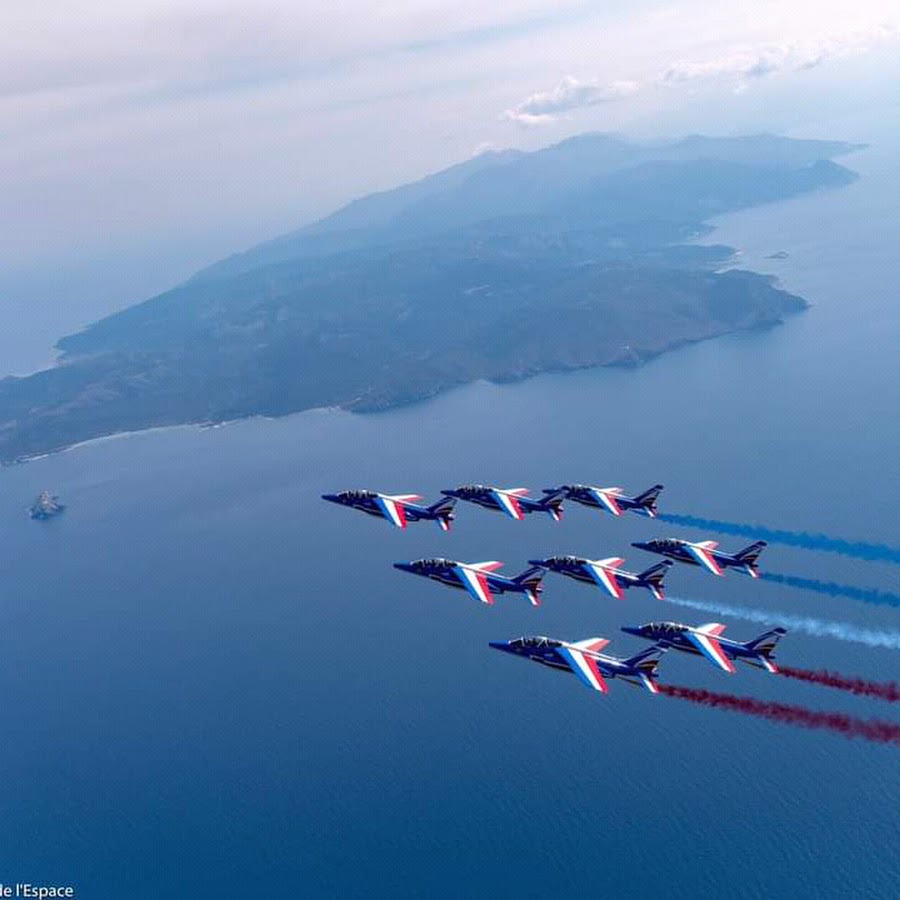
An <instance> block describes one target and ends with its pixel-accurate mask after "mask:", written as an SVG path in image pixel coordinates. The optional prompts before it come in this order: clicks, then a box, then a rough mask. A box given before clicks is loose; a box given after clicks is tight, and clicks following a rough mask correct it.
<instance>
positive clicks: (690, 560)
mask: <svg viewBox="0 0 900 900" xmlns="http://www.w3.org/2000/svg"><path fill="white" fill-rule="evenodd" d="M662 489H663V486H662V485H661V484H656V485H653V487H651V488H648V489H647V490H646V491H644V492H643V493H642V494H637V495H636V496H633V497H632V496H629V495H627V494H626V493H625V492H624V491H623V489H622V488H618V487H607V488H601V487H593V486H590V485H582V484H569V485H561V486H560V487H557V488H544V489H543V496H542V497H540V498H533V497H530V496H528V494H529V491H528V489H527V488H501V487H494V486H489V485H482V484H467V485H460V486H459V487H457V488H453V489H452V490H444V491H441V493H442V494H443V497H442V499H440V500H438V501H437V502H436V503H433V504H431V505H424V504H423V503H421V501H422V497H421V496H420V495H418V494H384V493H379V492H377V491H371V490H346V491H341V492H339V493H336V494H323V495H322V498H323V499H324V500H328V501H329V502H331V503H336V504H338V505H341V506H347V507H350V508H351V509H356V510H359V511H360V512H363V513H366V514H367V515H370V516H374V517H376V518H381V519H385V520H387V521H388V522H389V523H390V524H392V525H393V526H395V527H397V528H401V529H405V528H406V526H407V525H408V524H409V523H410V522H422V521H429V522H435V523H436V524H437V525H438V526H439V527H440V528H441V529H442V530H443V531H449V530H450V526H451V524H452V522H453V521H454V518H455V513H454V507H455V505H456V503H457V501H458V500H463V501H465V502H467V503H472V504H475V505H477V506H481V507H482V508H484V509H489V510H492V511H495V512H501V513H503V514H505V515H506V516H508V517H509V518H511V519H516V520H518V521H522V520H523V519H524V518H525V517H526V516H527V515H530V514H531V513H537V512H541V513H545V514H547V515H549V516H550V517H551V518H552V519H553V520H554V521H556V522H558V521H559V520H560V519H561V518H562V513H563V502H564V501H566V500H572V501H573V502H575V503H579V504H581V505H583V506H588V507H592V508H594V509H598V510H601V511H606V512H609V513H611V514H612V515H614V516H621V515H623V513H625V512H628V511H630V512H635V513H638V514H641V515H645V516H648V517H650V518H655V517H656V515H657V501H658V497H659V493H660V491H662ZM632 546H633V547H637V548H638V549H641V550H648V551H650V552H652V553H657V554H659V555H661V556H665V557H667V558H666V559H665V560H663V561H662V562H659V563H657V564H656V565H653V566H651V567H650V568H649V569H646V570H645V571H643V572H629V571H627V570H626V569H623V568H621V566H622V565H623V564H624V562H625V560H624V559H623V558H621V557H618V556H614V557H608V558H606V559H588V558H586V557H581V556H572V555H567V556H563V555H560V556H550V557H547V558H546V559H532V560H529V568H527V569H525V571H523V572H522V573H521V574H519V575H515V576H512V577H507V576H504V575H500V574H498V572H497V570H498V569H499V568H500V567H501V566H502V565H503V563H501V562H499V561H496V560H489V561H487V562H475V563H469V562H461V561H458V560H453V559H445V558H429V559H417V560H412V561H410V562H398V563H394V567H395V568H396V569H399V570H401V571H403V572H409V573H411V574H413V575H419V576H421V577H423V578H429V579H431V580H433V581H437V582H440V583H441V584H444V585H447V586H448V587H452V588H456V589H459V590H465V591H467V592H468V593H469V594H470V595H471V596H472V597H473V598H474V599H475V600H477V601H478V602H479V603H482V604H486V605H491V604H493V603H494V599H495V597H497V596H499V595H501V594H507V593H511V594H522V595H524V596H525V597H526V598H527V599H528V601H529V603H530V604H531V605H532V606H538V605H539V604H540V595H541V591H542V589H543V579H544V576H545V575H546V573H547V572H556V573H558V574H560V575H565V576H566V577H568V578H572V579H574V580H575V581H580V582H582V583H584V584H592V585H596V586H597V587H599V588H601V589H602V590H604V591H606V592H607V593H608V594H610V595H611V596H612V597H615V598H617V599H619V600H621V599H624V596H625V591H626V590H628V589H629V588H632V587H641V588H645V589H646V590H648V591H650V593H651V594H652V595H653V596H654V597H655V598H656V599H657V600H663V599H665V593H664V587H663V579H664V578H665V576H666V573H667V572H668V570H669V568H670V567H671V566H673V565H674V563H675V562H681V563H686V564H688V565H693V566H701V567H703V568H705V569H706V570H707V571H709V572H712V573H713V574H714V575H722V574H724V572H725V570H726V569H729V568H733V569H737V570H738V571H739V572H744V573H746V574H748V575H750V576H752V577H753V578H758V577H759V568H758V560H759V555H760V553H761V552H762V550H763V548H764V547H765V546H766V542H765V541H757V542H755V543H753V544H751V545H750V546H748V547H745V548H744V549H743V550H740V551H739V552H737V553H734V554H729V553H725V552H724V551H722V550H719V549H718V546H719V545H718V542H717V541H699V542H692V541H687V540H683V539H681V538H662V539H660V538H657V539H653V540H649V541H638V542H635V543H633V544H632ZM724 630H725V626H724V625H721V624H719V623H717V622H712V623H708V624H706V625H696V626H693V625H686V624H683V623H680V622H648V623H647V624H645V625H640V626H626V627H623V628H622V631H624V632H625V633H626V634H630V635H633V636H635V637H639V638H643V639H645V640H649V641H652V642H653V646H651V647H649V648H647V649H646V650H644V651H642V652H641V653H638V654H636V655H635V656H632V657H629V658H625V659H620V658H617V657H614V656H608V655H605V654H604V653H602V652H601V651H602V650H603V649H604V648H605V647H606V646H607V644H609V641H608V640H607V639H606V638H589V639H587V640H583V641H575V642H571V643H570V642H568V641H563V640H558V639H555V638H549V637H542V636H538V637H520V638H516V639H514V640H511V641H492V642H491V644H490V646H491V647H493V648H494V649H495V650H502V651H504V652H505V653H510V654H512V655H514V656H521V657H523V658H525V659H529V660H531V661H532V662H537V663H540V664H541V665H544V666H548V667H549V668H551V669H558V670H561V671H566V672H572V673H574V674H575V675H577V676H578V678H579V679H580V680H581V681H582V682H583V683H584V684H585V685H587V686H588V687H589V688H591V689H592V690H595V691H599V692H601V693H606V692H607V691H608V686H607V683H606V680H607V679H615V678H619V679H620V680H623V681H625V682H628V683H631V684H635V685H638V686H642V687H644V688H645V689H646V690H648V691H650V692H651V693H654V694H656V693H659V687H658V685H657V670H658V668H659V662H660V659H661V658H662V656H663V654H664V653H665V652H666V651H667V650H670V649H671V650H678V651H680V652H683V653H688V654H692V655H695V656H703V657H705V658H706V659H707V660H709V662H711V663H712V664H713V665H714V666H716V667H717V668H719V669H722V670H723V671H725V672H728V673H734V672H735V665H734V664H735V662H744V663H747V664H748V665H752V666H756V667H758V668H762V669H765V670H766V671H768V672H777V671H778V669H777V666H776V664H775V661H774V651H775V648H776V645H777V643H778V641H779V639H780V638H781V637H782V636H783V635H784V634H786V631H785V629H784V628H775V629H772V630H771V631H766V632H764V633H763V634H761V635H759V637H757V638H754V639H753V640H751V641H747V642H743V643H742V642H740V641H734V640H730V639H728V638H724V637H722V632H723V631H724Z"/></svg>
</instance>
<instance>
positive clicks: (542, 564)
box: [528, 559, 547, 569]
mask: <svg viewBox="0 0 900 900" xmlns="http://www.w3.org/2000/svg"><path fill="white" fill-rule="evenodd" d="M528 565H529V566H540V567H541V568H542V569H546V568H547V560H546V559H529V560H528Z"/></svg>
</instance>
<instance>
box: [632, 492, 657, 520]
mask: <svg viewBox="0 0 900 900" xmlns="http://www.w3.org/2000/svg"><path fill="white" fill-rule="evenodd" d="M662 489H663V486H662V485H661V484H654V485H653V487H652V488H647V490H646V491H644V493H643V494H638V495H637V497H635V498H634V500H635V503H639V504H640V505H641V507H642V508H643V510H644V512H645V513H646V514H647V515H648V516H650V518H654V517H655V516H656V502H657V500H658V499H659V494H660V491H661V490H662Z"/></svg>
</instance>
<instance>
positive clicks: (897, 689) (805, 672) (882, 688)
mask: <svg viewBox="0 0 900 900" xmlns="http://www.w3.org/2000/svg"><path fill="white" fill-rule="evenodd" d="M778 674H779V675H783V676H784V677H785V678H796V679H797V680H798V681H808V682H809V683H811V684H821V685H824V686H825V687H830V688H836V689H837V690H839V691H849V692H850V693H851V694H856V695H857V696H858V697H877V698H878V699H879V700H887V702H888V703H897V702H898V701H900V684H897V683H896V682H895V681H869V680H868V679H865V678H849V677H848V676H846V675H839V674H838V673H837V672H828V671H826V670H824V669H823V670H822V671H820V672H811V671H810V670H809V669H792V668H790V667H789V666H779V667H778Z"/></svg>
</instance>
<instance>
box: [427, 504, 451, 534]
mask: <svg viewBox="0 0 900 900" xmlns="http://www.w3.org/2000/svg"><path fill="white" fill-rule="evenodd" d="M454 506H456V497H444V498H443V499H442V500H438V502H437V503H432V504H431V506H429V507H428V512H430V513H431V514H432V515H433V516H434V519H435V521H436V522H437V523H438V527H439V528H440V529H441V531H449V530H450V525H451V524H452V523H453V519H454V515H453V507H454Z"/></svg>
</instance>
